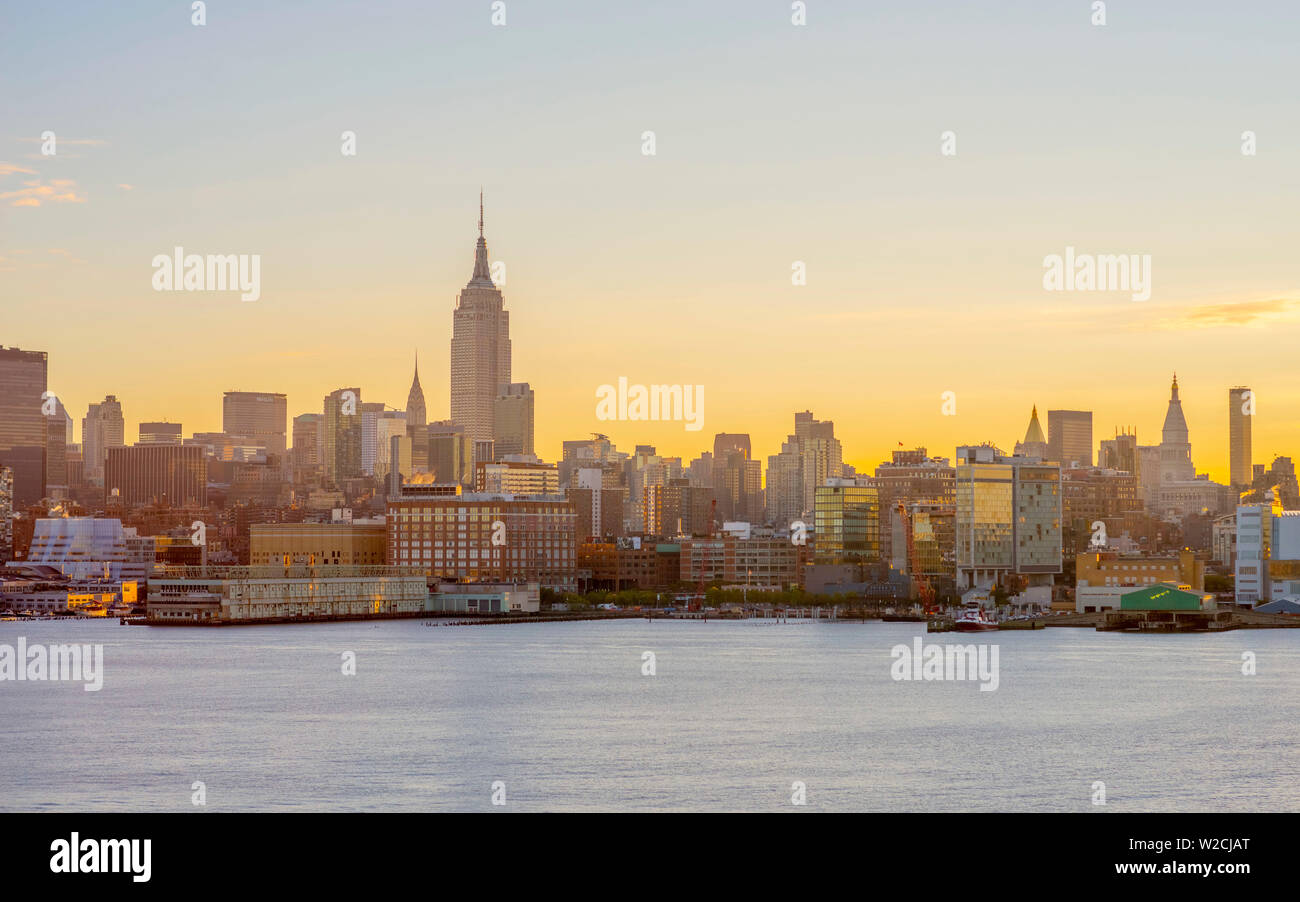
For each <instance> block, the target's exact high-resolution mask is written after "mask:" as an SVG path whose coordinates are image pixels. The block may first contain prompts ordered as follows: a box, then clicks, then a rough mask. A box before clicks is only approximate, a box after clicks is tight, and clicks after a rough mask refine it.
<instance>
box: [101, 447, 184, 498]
mask: <svg viewBox="0 0 1300 902" xmlns="http://www.w3.org/2000/svg"><path fill="white" fill-rule="evenodd" d="M104 498H105V501H106V503H114V502H116V503H120V504H123V505H125V506H126V507H140V506H144V505H159V506H165V507H172V508H178V507H186V508H192V507H206V506H207V503H208V459H207V455H205V454H204V453H203V448H202V447H200V446H198V445H163V444H152V445H131V446H127V447H121V448H109V449H108V461H107V463H105V465H104Z"/></svg>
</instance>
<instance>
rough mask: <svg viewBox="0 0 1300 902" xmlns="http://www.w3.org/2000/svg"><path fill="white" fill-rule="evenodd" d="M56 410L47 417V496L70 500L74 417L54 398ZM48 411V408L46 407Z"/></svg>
mask: <svg viewBox="0 0 1300 902" xmlns="http://www.w3.org/2000/svg"><path fill="white" fill-rule="evenodd" d="M51 400H53V401H54V410H53V412H51V413H48V414H47V415H46V417H45V494H46V496H47V497H49V498H52V499H56V500H57V499H64V498H68V497H69V496H70V494H71V490H72V483H71V482H70V480H69V476H68V446H69V445H72V444H73V435H72V417H71V416H70V415H69V414H68V411H67V410H65V409H64V407H63V402H62V401H60V400H59V399H58V398H52V399H51ZM46 410H47V411H48V410H49V408H48V406H47V407H46Z"/></svg>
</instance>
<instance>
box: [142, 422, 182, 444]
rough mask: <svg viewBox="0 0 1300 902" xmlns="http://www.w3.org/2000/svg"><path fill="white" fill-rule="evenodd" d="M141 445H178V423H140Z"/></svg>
mask: <svg viewBox="0 0 1300 902" xmlns="http://www.w3.org/2000/svg"><path fill="white" fill-rule="evenodd" d="M140 444H141V445H179V444H181V424H180V423H141V424H140Z"/></svg>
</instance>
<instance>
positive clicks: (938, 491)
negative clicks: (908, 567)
mask: <svg viewBox="0 0 1300 902" xmlns="http://www.w3.org/2000/svg"><path fill="white" fill-rule="evenodd" d="M956 478H957V471H956V470H955V469H953V467H952V465H951V464H950V463H949V462H948V458H946V457H928V456H927V455H926V449H925V448H916V449H913V450H911V451H895V452H894V454H893V460H892V461H891V462H890V463H882V464H881V465H880V466H878V467H876V475H875V478H873V479H872V480H871V483H872V485H874V486H875V487H876V489H877V491H878V492H879V493H880V558H881V560H884V561H892V560H896V559H897V558H898V556H899V553H900V552H901V553H902V555H903V556H904V557H906V554H907V549H906V548H901V549H900V548H895V547H894V536H895V535H896V534H897V535H902V536H903V537H904V540H906V535H907V534H906V533H905V532H903V533H900V532H899V530H901V529H903V528H904V524H903V522H902V518H901V517H900V516H899V513H898V502H900V501H902V502H904V503H905V504H907V505H908V506H909V507H910V506H911V505H913V504H916V503H922V502H923V503H928V504H934V505H938V508H936V510H950V509H951V508H952V506H953V499H954V497H955V489H956ZM925 510H926V511H929V510H931V508H925ZM896 521H897V522H896ZM945 550H946V551H948V552H951V551H952V549H951V548H947V549H945ZM951 557H952V555H951V554H949V555H948V562H949V564H951Z"/></svg>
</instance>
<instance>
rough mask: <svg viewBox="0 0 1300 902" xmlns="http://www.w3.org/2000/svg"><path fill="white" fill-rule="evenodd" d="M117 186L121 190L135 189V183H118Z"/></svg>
mask: <svg viewBox="0 0 1300 902" xmlns="http://www.w3.org/2000/svg"><path fill="white" fill-rule="evenodd" d="M117 187H119V188H121V189H122V190H123V191H134V190H135V185H128V184H126V183H122V184H119V185H118V186H117Z"/></svg>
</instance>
